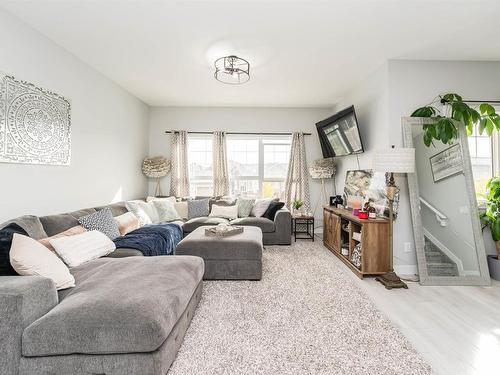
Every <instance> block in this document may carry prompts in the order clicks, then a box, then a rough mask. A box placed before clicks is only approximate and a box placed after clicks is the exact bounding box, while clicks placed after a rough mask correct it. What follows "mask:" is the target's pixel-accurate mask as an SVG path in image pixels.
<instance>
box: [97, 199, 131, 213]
mask: <svg viewBox="0 0 500 375" xmlns="http://www.w3.org/2000/svg"><path fill="white" fill-rule="evenodd" d="M106 207H109V209H110V210H111V213H112V214H113V216H120V215H123V214H125V213H127V212H128V210H127V206H126V205H125V202H118V203H112V204H109V205H107V206H100V207H94V208H95V210H96V211H100V210H102V209H103V208H106Z"/></svg>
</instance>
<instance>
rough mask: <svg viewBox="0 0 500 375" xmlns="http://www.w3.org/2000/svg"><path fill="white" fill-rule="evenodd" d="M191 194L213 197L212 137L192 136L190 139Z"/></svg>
mask: <svg viewBox="0 0 500 375" xmlns="http://www.w3.org/2000/svg"><path fill="white" fill-rule="evenodd" d="M188 162H189V194H190V195H191V196H197V195H201V196H211V195H212V194H213V181H212V136H211V135H195V134H194V135H190V136H189V137H188Z"/></svg>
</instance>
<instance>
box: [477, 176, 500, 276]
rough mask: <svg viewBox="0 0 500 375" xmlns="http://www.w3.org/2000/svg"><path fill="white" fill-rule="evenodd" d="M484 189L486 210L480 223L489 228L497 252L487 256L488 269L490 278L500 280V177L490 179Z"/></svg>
mask: <svg viewBox="0 0 500 375" xmlns="http://www.w3.org/2000/svg"><path fill="white" fill-rule="evenodd" d="M486 189H487V191H486V210H485V211H484V212H483V213H482V214H481V222H482V223H483V225H484V227H483V228H485V227H489V228H490V230H491V237H492V238H493V241H495V247H496V250H497V255H488V268H489V269H490V276H491V277H492V278H494V279H495V280H500V177H493V178H491V179H490V180H489V181H488V183H487V184H486Z"/></svg>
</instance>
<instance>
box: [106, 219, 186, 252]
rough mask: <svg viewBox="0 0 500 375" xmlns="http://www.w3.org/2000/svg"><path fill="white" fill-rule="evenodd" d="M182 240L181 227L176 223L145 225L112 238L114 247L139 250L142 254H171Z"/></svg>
mask: <svg viewBox="0 0 500 375" xmlns="http://www.w3.org/2000/svg"><path fill="white" fill-rule="evenodd" d="M180 240H182V228H181V227H180V226H179V225H177V224H171V223H166V224H153V225H145V226H143V227H141V228H139V229H136V230H134V231H132V232H130V233H127V234H126V235H125V236H121V237H118V238H116V239H114V240H113V242H114V243H115V245H116V248H117V249H119V248H129V249H136V250H139V251H140V252H142V253H143V254H144V256H155V255H171V254H173V253H174V250H175V247H176V246H177V244H178V243H179V241H180Z"/></svg>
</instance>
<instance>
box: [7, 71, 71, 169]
mask: <svg viewBox="0 0 500 375" xmlns="http://www.w3.org/2000/svg"><path fill="white" fill-rule="evenodd" d="M70 158H71V105H70V102H69V101H68V100H67V99H65V98H64V97H62V96H60V95H58V94H55V93H52V92H50V91H47V90H44V89H41V88H39V87H36V86H35V85H33V84H31V83H27V82H24V81H20V80H17V79H15V78H14V77H13V76H10V75H7V74H4V73H2V72H0V162H3V163H23V164H50V165H69V164H70Z"/></svg>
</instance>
